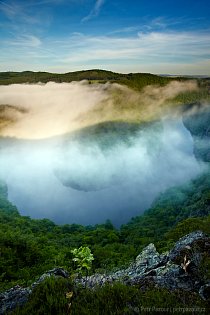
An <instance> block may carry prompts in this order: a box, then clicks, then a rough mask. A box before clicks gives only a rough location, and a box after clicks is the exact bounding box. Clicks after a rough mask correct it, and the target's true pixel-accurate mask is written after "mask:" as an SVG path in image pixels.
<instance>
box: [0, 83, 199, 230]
mask: <svg viewBox="0 0 210 315" xmlns="http://www.w3.org/2000/svg"><path fill="white" fill-rule="evenodd" d="M196 88H197V87H196V85H195V83H193V82H190V81H188V82H186V83H182V82H173V83H170V84H169V85H167V86H166V87H155V86H150V87H146V88H145V89H144V90H142V92H141V93H137V92H134V91H132V90H130V89H128V88H127V87H124V86H119V85H116V84H114V85H112V84H105V85H97V84H96V85H89V84H87V82H73V83H70V84H67V83H62V84H56V83H52V82H51V83H48V84H44V85H43V84H39V85H29V84H26V85H11V86H1V87H0V100H1V101H0V104H4V105H1V107H0V109H1V111H0V122H2V123H3V122H5V124H4V125H2V128H1V137H0V149H1V156H0V178H1V179H2V180H4V181H5V182H6V183H7V185H8V189H9V199H10V200H11V201H12V202H13V203H14V204H16V205H17V207H18V208H19V210H20V212H21V213H22V214H24V215H30V216H32V217H35V218H42V217H47V218H50V219H53V220H55V221H56V222H57V223H81V224H95V223H100V222H104V221H105V220H106V219H107V218H109V219H111V220H112V221H113V222H114V224H116V225H117V226H119V225H120V224H122V223H125V222H127V221H128V220H129V218H131V217H133V216H135V215H138V214H140V213H142V212H143V211H144V210H145V209H146V208H148V207H149V206H150V205H151V203H152V201H153V200H154V198H155V197H157V196H158V194H159V193H160V192H163V191H165V190H166V189H167V188H169V187H172V186H176V185H180V184H182V183H185V182H187V181H188V180H190V179H192V178H194V177H195V176H197V175H198V174H200V173H201V172H202V171H203V169H204V167H203V165H202V164H200V163H199V162H198V161H197V160H196V159H195V157H194V154H193V140H192V137H191V135H190V133H189V131H188V130H187V129H186V128H185V127H184V125H183V123H182V120H181V118H180V117H178V116H175V117H174V118H172V117H171V118H165V119H163V120H162V119H160V120H159V121H158V122H155V120H152V117H153V118H154V113H155V115H156V116H155V117H156V118H157V117H160V116H162V114H161V115H160V113H162V106H163V104H164V103H165V102H167V101H170V98H171V97H174V96H176V95H177V94H178V93H180V92H184V91H187V90H190V91H191V90H194V89H196ZM143 113H144V115H145V116H143ZM145 113H147V114H145ZM137 114H138V115H139V117H136V115H137ZM158 115H159V116H158ZM111 117H112V120H117V121H118V122H115V123H113V122H112V123H110V122H109V125H108V127H105V126H106V125H104V126H103V125H102V128H100V125H99V127H96V126H95V127H93V126H92V127H89V128H86V129H82V130H80V131H77V132H75V133H69V132H70V131H73V130H76V129H80V128H82V127H84V126H90V125H92V124H94V123H99V122H103V121H110V118H111ZM120 120H121V122H119V121H120ZM134 120H137V122H138V120H139V121H140V120H143V121H146V120H148V123H145V124H143V125H141V124H138V123H137V122H136V124H132V123H131V122H134ZM91 128H92V129H91ZM94 128H96V129H94ZM97 128H98V129H97ZM91 130H92V131H91ZM68 133H69V134H68ZM8 136H9V137H16V138H19V139H14V138H8ZM53 136H54V137H53ZM55 136H56V137H55ZM49 137H50V138H49ZM32 139H33V141H32ZM34 139H39V140H34Z"/></svg>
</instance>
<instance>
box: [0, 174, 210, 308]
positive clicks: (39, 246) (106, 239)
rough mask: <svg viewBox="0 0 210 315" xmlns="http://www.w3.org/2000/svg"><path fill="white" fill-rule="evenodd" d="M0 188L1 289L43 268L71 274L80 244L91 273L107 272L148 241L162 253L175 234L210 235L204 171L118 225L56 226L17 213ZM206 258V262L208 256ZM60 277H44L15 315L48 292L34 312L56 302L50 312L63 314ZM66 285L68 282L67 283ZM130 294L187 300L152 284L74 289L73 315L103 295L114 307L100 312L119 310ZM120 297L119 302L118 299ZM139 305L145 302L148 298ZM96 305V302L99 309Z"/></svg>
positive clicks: (209, 180)
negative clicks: (90, 258)
mask: <svg viewBox="0 0 210 315" xmlns="http://www.w3.org/2000/svg"><path fill="white" fill-rule="evenodd" d="M0 187H1V188H0V248H1V255H0V274H1V287H0V289H1V291H3V290H5V289H8V288H10V287H12V286H14V285H16V284H19V285H22V286H28V285H30V284H31V283H32V282H33V281H34V280H35V279H37V277H39V276H40V275H41V274H42V273H44V272H45V271H47V270H49V269H52V268H54V267H57V266H59V267H64V268H65V269H67V270H68V271H69V273H70V274H73V273H74V265H73V262H72V253H71V250H72V249H73V248H78V247H80V246H88V247H89V248H90V249H91V252H92V253H93V256H94V261H93V266H92V270H91V272H92V273H94V272H108V271H111V270H117V268H122V267H125V266H127V265H128V264H129V263H130V262H131V261H132V260H133V259H134V258H135V257H136V256H137V255H138V254H139V252H140V251H141V250H142V249H143V248H144V247H145V246H146V245H148V244H149V243H151V242H153V243H154V244H155V245H156V247H157V249H158V251H159V252H164V251H166V250H168V249H169V248H171V246H172V245H173V244H174V243H175V242H176V241H177V240H178V239H179V238H180V237H182V236H183V235H185V234H187V233H189V232H192V231H194V230H202V231H203V232H205V233H207V234H210V176H209V172H206V173H204V174H203V175H201V176H200V177H198V178H197V179H195V180H193V181H192V182H190V183H188V184H186V185H183V186H181V187H178V188H177V187H176V188H171V189H169V190H168V191H166V192H165V193H163V194H162V195H161V196H159V198H158V199H157V200H156V201H155V202H154V204H153V205H152V207H151V208H150V209H148V210H147V211H146V212H145V213H144V214H143V215H142V216H138V217H135V218H132V219H131V220H130V222H128V223H127V224H125V225H123V226H121V228H120V229H116V228H115V227H114V226H113V225H112V223H111V222H110V221H109V220H107V221H106V222H105V223H104V224H97V225H95V226H82V225H78V224H66V225H56V224H54V223H53V222H52V221H50V220H48V219H42V220H35V219H31V218H30V217H26V216H21V215H20V214H19V212H18V210H17V208H16V207H15V206H14V205H12V204H11V203H10V202H9V201H8V199H7V187H6V185H5V184H4V183H1V186H0ZM205 263H207V264H208V266H209V258H208V260H207V262H205ZM63 282H65V281H64V280H62V279H61V280H59V281H58V280H55V279H54V280H53V279H52V280H48V281H46V282H44V283H43V284H42V285H40V287H39V288H37V290H36V292H37V293H36V294H35V295H34V297H33V299H34V300H32V301H31V302H30V303H29V304H27V305H26V307H25V311H24V310H20V311H17V312H18V313H17V314H28V313H27V312H31V311H32V309H31V308H32V306H33V308H34V307H35V309H36V306H35V305H36V303H38V300H39V302H40V299H46V296H48V295H49V296H51V299H52V301H51V302H49V301H48V300H47V301H46V304H44V305H45V306H44V307H43V305H42V308H43V309H42V310H41V311H40V313H39V314H45V313H44V312H46V309H48V312H49V313H48V314H51V311H50V308H54V307H55V304H56V303H57V304H56V305H57V308H58V312H57V313H55V314H66V313H65V312H66V311H64V309H65V308H66V304H65V303H66V302H65V299H64V298H63V295H62V294H61V292H64V288H66V285H67V284H64V283H63ZM68 286H70V287H71V283H70V282H69V283H68ZM56 292H57V293H58V295H57V293H56ZM43 295H44V296H43ZM133 296H135V299H136V300H137V302H138V303H137V304H138V305H142V304H141V302H142V299H143V300H144V301H148V299H150V300H154V304H157V305H160V304H161V305H162V306H163V307H164V306H165V307H166V306H168V305H170V304H171V303H172V304H173V303H174V302H175V301H179V303H178V302H177V303H178V304H176V305H180V307H181V306H183V305H185V306H186V305H187V303H190V301H188V302H186V300H187V297H186V298H185V302H183V299H182V298H181V296H182V294H181V293H179V292H174V293H173V294H171V293H169V292H167V290H157V289H154V288H151V290H149V291H146V292H144V293H140V291H139V290H138V288H137V287H134V288H129V287H126V286H125V285H120V284H119V285H118V284H116V285H114V286H111V287H109V286H105V287H104V288H101V289H98V290H97V291H95V292H92V291H91V290H89V289H86V290H84V289H82V291H78V292H76V293H75V300H74V305H75V306H74V309H73V311H72V312H73V313H72V314H91V312H92V311H91V310H93V308H96V309H97V311H98V309H100V307H103V305H104V302H103V303H102V300H104V299H109V300H110V299H111V300H110V304H109V308H112V307H113V310H115V311H113V313H110V312H109V311H110V310H109V309H107V307H108V306H106V307H105V306H104V307H105V308H104V309H105V310H106V312H102V314H124V313H122V312H123V311H122V310H123V307H124V306H125V305H124V304H126V303H127V302H128V301H127V300H132V297H133ZM186 296H187V294H186ZM182 297H183V296H182ZM191 298H192V297H191ZM48 299H49V297H48ZM145 299H146V300H145ZM193 299H194V301H195V303H197V305H202V303H201V301H200V300H199V298H198V297H197V296H193ZM121 300H122V301H124V302H122V303H121V302H120V301H121ZM84 301H85V303H87V304H88V305H89V307H90V310H89V312H87V313H85V310H86V308H85V306H84V305H83V307H84V308H83V307H82V306H81V303H84ZM126 301H127V302H126ZM101 303H102V304H101ZM120 303H121V304H120ZM119 304H120V305H121V306H120V305H119ZM144 304H145V305H149V302H148V303H146V302H145V303H144ZM37 305H38V304H37ZM97 305H98V306H99V305H101V306H100V307H99V308H98V306H97ZM123 305H124V306H123ZM126 305H127V304H126ZM37 307H38V306H37ZM33 311H34V309H33ZM86 311H87V310H86ZM34 312H35V311H34ZM32 313H33V312H32ZM33 314H38V313H33ZM52 314H54V313H53V312H52ZM96 314H99V313H97V312H96ZM126 314H130V313H126Z"/></svg>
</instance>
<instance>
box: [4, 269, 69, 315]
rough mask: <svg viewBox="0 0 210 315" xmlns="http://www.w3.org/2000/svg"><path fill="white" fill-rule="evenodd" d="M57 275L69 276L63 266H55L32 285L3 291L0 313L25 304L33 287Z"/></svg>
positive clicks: (17, 286)
mask: <svg viewBox="0 0 210 315" xmlns="http://www.w3.org/2000/svg"><path fill="white" fill-rule="evenodd" d="M51 276H55V277H58V276H59V277H63V278H68V272H67V271H65V270H64V269H62V268H55V269H52V270H49V271H48V272H46V273H45V274H43V275H42V276H41V277H40V278H39V279H38V280H37V281H36V282H34V283H33V284H32V286H31V287H28V288H22V287H20V286H19V285H16V286H15V287H13V288H11V289H9V290H7V291H5V292H3V293H1V294H0V315H3V314H6V313H7V312H9V311H12V310H14V309H15V308H17V307H18V306H20V307H21V306H23V305H24V304H25V303H26V302H27V301H28V298H29V296H30V294H32V292H33V289H34V288H35V287H36V286H37V285H39V284H40V283H41V282H43V281H44V280H45V279H46V278H48V277H51Z"/></svg>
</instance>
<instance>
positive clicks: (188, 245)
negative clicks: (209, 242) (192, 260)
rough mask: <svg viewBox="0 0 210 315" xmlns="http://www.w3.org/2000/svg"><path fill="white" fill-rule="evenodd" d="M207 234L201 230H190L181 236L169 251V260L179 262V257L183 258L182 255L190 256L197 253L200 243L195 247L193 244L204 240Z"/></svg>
mask: <svg viewBox="0 0 210 315" xmlns="http://www.w3.org/2000/svg"><path fill="white" fill-rule="evenodd" d="M206 239H207V236H206V235H205V234H204V233H203V232H202V231H195V232H192V233H190V234H188V235H186V236H184V237H182V238H181V239H180V240H179V241H178V242H177V243H176V244H175V246H174V247H173V249H172V250H171V251H170V252H169V255H168V257H169V260H171V261H172V262H176V263H181V261H180V259H182V260H183V257H184V255H185V254H186V255H188V256H192V254H194V253H196V252H197V253H198V252H199V251H198V249H199V247H200V245H198V247H197V249H195V248H194V245H195V244H196V243H198V242H199V241H201V240H203V241H204V242H205V241H206Z"/></svg>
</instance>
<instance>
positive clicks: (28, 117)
mask: <svg viewBox="0 0 210 315" xmlns="http://www.w3.org/2000/svg"><path fill="white" fill-rule="evenodd" d="M196 89H197V84H196V83H195V82H194V81H187V82H176V81H174V82H171V83H169V84H168V85H167V86H164V87H156V86H147V87H146V88H144V89H143V90H142V91H141V92H135V91H134V90H131V89H129V88H127V87H126V86H122V85H119V84H109V83H107V84H88V82H87V81H81V82H71V83H60V84H59V83H54V82H49V83H47V84H12V85H8V86H0V135H3V136H9V137H15V138H20V139H45V138H48V137H53V136H56V135H62V134H65V133H68V132H71V131H74V130H77V129H80V128H82V127H85V126H90V125H93V124H97V123H100V122H105V121H113V120H115V121H125V120H126V121H130V122H133V121H145V120H151V119H156V118H157V117H160V116H162V115H163V108H162V105H164V104H165V103H166V102H167V101H169V100H170V99H171V98H173V97H175V96H176V95H178V94H179V93H181V92H186V91H194V90H196ZM2 105H4V106H2Z"/></svg>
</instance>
